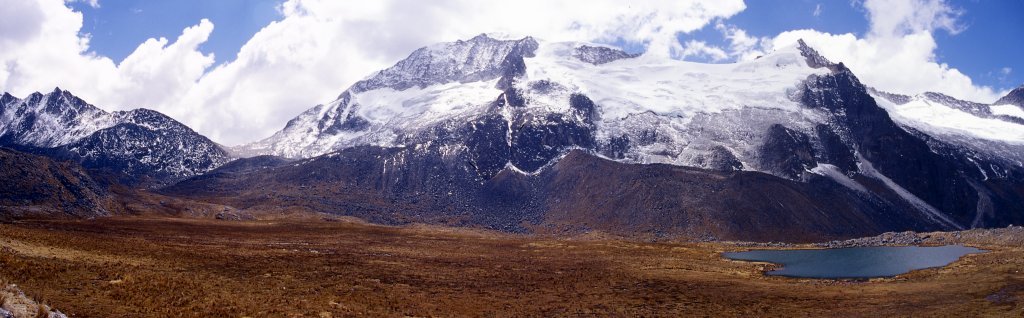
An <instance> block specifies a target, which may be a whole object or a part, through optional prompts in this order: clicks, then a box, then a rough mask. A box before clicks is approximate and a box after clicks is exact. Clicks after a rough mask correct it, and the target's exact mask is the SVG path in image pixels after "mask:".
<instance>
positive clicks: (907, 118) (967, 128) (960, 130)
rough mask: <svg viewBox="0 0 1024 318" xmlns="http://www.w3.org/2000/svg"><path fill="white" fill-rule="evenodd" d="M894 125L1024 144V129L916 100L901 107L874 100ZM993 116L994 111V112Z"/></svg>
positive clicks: (931, 102)
mask: <svg viewBox="0 0 1024 318" xmlns="http://www.w3.org/2000/svg"><path fill="white" fill-rule="evenodd" d="M875 101H876V102H877V103H878V106H880V107H882V108H884V109H885V110H886V111H888V112H889V115H890V116H892V118H893V120H895V121H896V122H898V123H900V124H902V125H906V126H910V127H914V128H916V129H919V130H921V131H923V132H925V133H929V134H934V135H940V136H941V135H967V136H972V137H976V138H980V139H986V140H994V141H1001V142H1006V143H1010V144H1017V145H1021V144H1024V125H1020V124H1016V123H1011V122H1007V121H1002V120H999V119H995V118H982V117H978V116H975V115H972V114H970V113H968V112H965V111H962V110H959V109H953V108H950V107H947V106H945V105H942V104H940V103H937V102H934V101H931V100H929V99H927V98H925V97H924V96H915V97H914V98H913V99H911V100H910V101H908V102H907V103H904V104H902V105H898V104H895V103H893V102H891V101H889V100H888V99H885V98H877V97H876V98H875ZM993 113H995V109H993Z"/></svg>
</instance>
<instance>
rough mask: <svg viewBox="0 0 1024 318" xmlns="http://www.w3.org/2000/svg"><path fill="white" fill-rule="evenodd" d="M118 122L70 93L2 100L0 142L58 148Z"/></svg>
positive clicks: (8, 95)
mask: <svg viewBox="0 0 1024 318" xmlns="http://www.w3.org/2000/svg"><path fill="white" fill-rule="evenodd" d="M114 123H115V120H114V119H113V118H112V117H111V116H110V115H109V114H108V113H107V112H105V111H103V110H101V109H99V108H96V107H95V106H93V105H90V104H89V103H86V102H85V101H83V100H82V99H81V98H78V97H76V96H74V95H72V94H71V93H70V92H68V91H63V90H61V89H60V88H55V89H54V90H53V91H52V92H50V93H46V94H42V93H38V92H36V93H32V94H30V95H29V96H28V97H26V98H24V99H22V98H17V97H14V96H12V95H10V94H8V93H4V94H3V96H2V97H0V140H3V141H4V142H9V143H16V144H22V145H30V146H34V147H56V146H60V145H64V144H67V143H70V142H72V141H75V140H78V139H81V138H83V137H85V136H88V135H89V134H92V133H93V132H96V131H97V130H99V129H102V128H105V127H109V126H111V125H113V124H114Z"/></svg>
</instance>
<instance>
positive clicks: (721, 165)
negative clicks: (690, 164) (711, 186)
mask: <svg viewBox="0 0 1024 318" xmlns="http://www.w3.org/2000/svg"><path fill="white" fill-rule="evenodd" d="M696 161H697V164H698V165H699V166H701V167H704V168H706V169H709V170H713V171H726V172H727V171H740V170H743V163H742V162H740V160H739V159H737V158H736V155H734V154H733V153H732V152H731V151H729V149H725V147H722V146H720V145H719V146H714V147H712V148H711V151H710V152H708V154H707V155H705V156H702V157H699V158H697V160H696Z"/></svg>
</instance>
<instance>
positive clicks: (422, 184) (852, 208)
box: [163, 147, 938, 241]
mask: <svg viewBox="0 0 1024 318" xmlns="http://www.w3.org/2000/svg"><path fill="white" fill-rule="evenodd" d="M468 159H469V158H467V157H463V156H456V157H453V158H447V159H446V158H445V157H444V155H443V151H442V150H441V149H440V147H428V150H427V151H423V149H421V150H420V151H411V150H409V149H385V148H377V147H354V148H349V149H346V150H343V151H340V152H337V153H332V154H328V155H325V156H322V157H317V158H315V159H313V160H311V161H309V162H303V163H300V164H298V165H291V164H289V165H284V166H279V167H277V168H274V170H273V171H271V170H261V171H256V172H253V173H244V174H232V175H210V177H197V178H192V179H189V180H187V181H184V182H182V183H179V184H177V185H174V186H171V187H168V188H165V189H164V190H163V191H164V192H165V193H167V194H171V195H178V196H186V197H195V198H205V199H206V200H211V201H214V202H219V203H224V204H229V205H232V206H235V207H238V208H243V209H245V208H258V207H263V206H301V207H305V208H308V209H311V210H315V211H321V212H327V213H334V214H341V215H352V216H357V217H361V218H365V219H367V220H370V221H373V222H379V223H385V224H402V223H407V222H430V223H440V224H447V225H457V226H482V227H486V228H492V229H497V230H502V231H510V232H533V233H560V234H565V233H580V232H585V231H589V230H601V231H606V232H609V233H613V234H620V235H627V236H637V235H641V236H652V237H662V236H681V237H688V238H704V239H707V238H717V239H732V240H772V241H779V240H781V241H816V240H821V239H822V238H849V237H858V236H864V235H869V234H872V233H874V234H877V233H882V232H885V231H891V230H905V229H911V228H915V229H917V228H920V229H938V227H936V226H935V225H932V224H929V223H921V222H920V221H918V220H916V219H914V218H913V217H912V214H910V213H908V212H906V211H902V210H899V209H898V208H893V207H891V206H888V205H885V204H883V203H880V202H879V201H874V200H868V199H864V198H862V197H860V196H858V195H856V194H854V193H851V192H850V191H848V189H846V188H844V187H842V186H840V185H837V184H835V183H834V182H831V181H830V180H827V179H822V178H811V179H810V181H808V182H799V181H792V180H786V179H782V178H779V177H775V176H772V175H768V174H764V173H759V172H715V171H709V170H704V169H697V168H686V167H678V166H671V165H661V164H656V165H636V164H623V163H618V162H614V161H609V160H605V159H600V158H597V157H595V156H592V155H589V154H587V153H586V152H584V151H579V150H575V151H570V152H569V153H568V154H567V155H566V156H565V157H564V158H562V159H561V160H559V161H558V162H557V163H555V164H554V165H553V166H552V167H550V169H544V170H541V171H539V172H538V173H537V174H535V175H524V174H521V173H518V172H515V171H513V170H510V169H504V170H501V171H499V172H498V173H497V174H495V175H494V176H493V177H491V178H489V179H487V180H484V181H482V182H481V181H479V180H480V179H479V178H478V176H477V172H476V171H474V168H473V167H472V166H471V165H468V164H465V163H466V162H469V160H468ZM395 211H401V212H395ZM826 211H827V213H826Z"/></svg>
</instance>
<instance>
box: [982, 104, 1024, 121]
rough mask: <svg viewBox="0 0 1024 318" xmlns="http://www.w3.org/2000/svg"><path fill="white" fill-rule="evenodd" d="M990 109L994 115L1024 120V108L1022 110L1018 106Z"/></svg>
mask: <svg viewBox="0 0 1024 318" xmlns="http://www.w3.org/2000/svg"><path fill="white" fill-rule="evenodd" d="M989 109H990V110H991V111H992V114H994V115H1005V116H1013V117H1017V118H1021V119H1024V108H1020V107H1018V106H1017V105H992V106H989Z"/></svg>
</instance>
